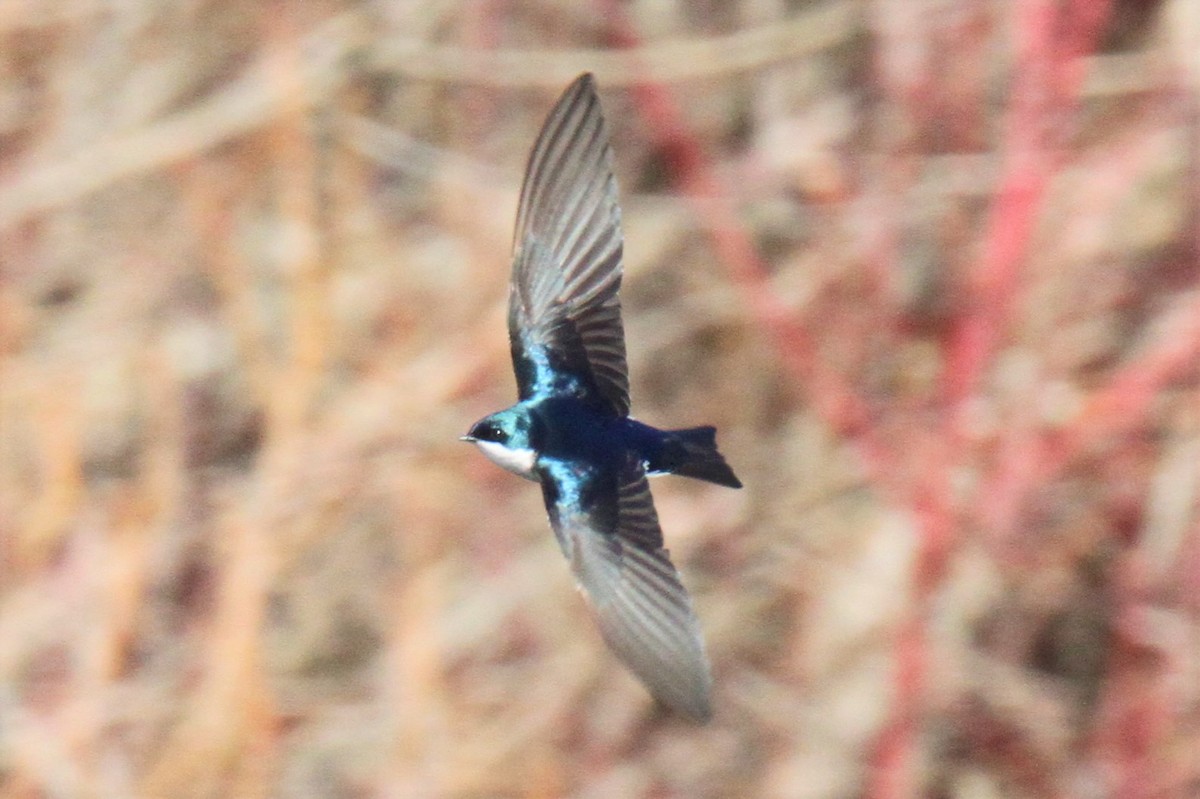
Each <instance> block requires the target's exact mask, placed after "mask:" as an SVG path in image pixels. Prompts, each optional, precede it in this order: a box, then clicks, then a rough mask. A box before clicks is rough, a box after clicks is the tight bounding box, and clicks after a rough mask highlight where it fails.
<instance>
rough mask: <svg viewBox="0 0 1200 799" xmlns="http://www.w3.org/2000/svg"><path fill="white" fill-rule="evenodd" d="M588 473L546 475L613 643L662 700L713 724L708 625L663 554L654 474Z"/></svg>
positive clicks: (554, 507) (628, 470)
mask: <svg viewBox="0 0 1200 799" xmlns="http://www.w3.org/2000/svg"><path fill="white" fill-rule="evenodd" d="M581 468H583V467H578V466H573V465H570V464H562V463H557V464H550V465H547V466H544V467H542V492H543V495H544V498H545V500H546V508H547V510H548V511H549V512H550V522H551V524H553V526H554V533H555V535H556V536H557V538H558V543H559V546H561V547H562V550H563V554H565V555H566V556H567V560H568V561H570V563H571V570H572V571H573V572H574V573H575V579H576V580H577V582H578V584H579V587H580V588H581V589H582V591H583V593H584V595H585V596H586V597H587V599H588V600H589V602H590V603H591V606H592V608H593V610H594V611H595V615H596V619H597V621H598V622H599V624H600V631H601V633H602V634H603V635H604V640H605V641H606V642H607V643H608V646H609V648H611V649H612V650H613V651H614V652H615V653H616V654H617V656H618V657H620V658H621V660H622V661H624V663H625V665H626V666H628V667H629V668H630V669H631V670H632V671H633V673H634V674H636V675H637V676H638V677H639V678H641V680H642V682H643V683H645V684H646V687H647V688H649V689H650V693H652V694H653V695H654V697H655V698H656V699H658V700H659V701H660V702H662V703H663V704H665V705H667V706H668V707H670V708H673V709H674V710H676V711H678V712H680V713H682V714H684V715H686V716H688V717H690V718H692V719H695V720H697V721H707V720H708V718H709V717H710V716H711V715H712V710H711V706H710V698H709V697H710V694H711V691H712V677H711V675H710V672H709V665H708V656H707V655H706V654H705V651H704V640H703V638H702V637H701V634H700V623H699V621H698V620H697V619H696V614H695V613H694V612H693V611H692V603H691V600H690V599H689V598H688V594H687V591H686V590H685V589H684V587H683V585H682V584H681V583H680V582H679V574H678V573H677V572H676V571H675V567H674V566H672V565H671V560H670V558H669V557H668V553H667V550H665V549H663V538H662V530H661V529H660V528H659V526H658V515H657V514H656V513H655V512H654V500H653V499H652V498H651V496H650V486H649V484H648V483H647V481H646V476H645V472H644V471H643V469H642V467H641V465H640V464H638V463H636V462H632V461H631V462H630V463H629V464H627V465H626V466H625V468H624V469H622V471H621V473H620V474H614V473H611V472H610V473H604V472H601V471H598V470H589V471H580V469H581Z"/></svg>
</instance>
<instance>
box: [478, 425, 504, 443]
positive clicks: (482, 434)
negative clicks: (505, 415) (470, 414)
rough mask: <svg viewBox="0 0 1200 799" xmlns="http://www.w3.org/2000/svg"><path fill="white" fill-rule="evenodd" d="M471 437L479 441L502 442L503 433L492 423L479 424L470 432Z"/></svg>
mask: <svg viewBox="0 0 1200 799" xmlns="http://www.w3.org/2000/svg"><path fill="white" fill-rule="evenodd" d="M471 435H472V436H474V437H475V438H477V439H479V440H480V441H502V440H503V439H504V432H503V431H502V430H501V429H500V427H499V426H498V425H496V424H495V423H493V422H480V423H479V424H477V425H475V427H474V429H472V430H471Z"/></svg>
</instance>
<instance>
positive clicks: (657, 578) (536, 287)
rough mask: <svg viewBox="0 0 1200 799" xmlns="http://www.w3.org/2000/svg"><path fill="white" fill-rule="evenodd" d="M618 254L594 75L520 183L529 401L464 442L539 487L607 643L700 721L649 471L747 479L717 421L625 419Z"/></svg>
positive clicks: (489, 419)
mask: <svg viewBox="0 0 1200 799" xmlns="http://www.w3.org/2000/svg"><path fill="white" fill-rule="evenodd" d="M621 257H622V239H621V229H620V209H619V207H618V205H617V194H616V182H615V179H614V178H613V174H612V155H611V152H610V149H609V144H608V135H607V132H606V130H605V126H604V118H603V116H602V114H601V112H600V105H599V100H598V98H597V97H596V92H595V86H594V82H593V81H592V78H591V76H590V75H582V76H580V77H579V78H578V79H576V81H575V82H574V83H572V84H571V86H569V87H568V88H567V90H566V91H565V92H564V93H563V96H562V97H561V98H560V99H559V101H558V103H557V104H556V105H555V107H554V109H553V110H552V111H551V112H550V115H549V117H548V118H547V120H546V123H545V125H544V126H543V128H542V132H541V134H540V135H539V136H538V140H537V143H536V144H535V145H534V148H533V152H532V153H531V155H530V160H529V165H528V168H527V170H526V174H525V183H524V185H523V186H522V189H521V201H520V206H519V209H518V212H517V225H516V235H515V241H514V253H513V279H512V284H511V288H510V294H509V318H508V327H509V338H510V343H511V347H512V357H513V369H514V372H515V373H516V377H517V387H518V395H519V401H518V402H517V403H516V404H515V405H513V406H511V407H509V408H506V409H505V410H503V411H500V412H498V413H494V414H491V415H489V416H486V417H484V418H483V419H481V420H480V421H478V422H476V423H475V425H473V426H472V427H471V430H470V431H469V432H468V433H467V435H466V436H464V439H465V440H468V441H472V442H474V443H475V444H476V445H478V446H479V448H480V449H481V450H482V451H483V452H484V454H485V455H487V457H488V458H490V459H491V460H492V461H494V462H495V463H497V464H498V465H500V466H502V467H503V468H505V469H508V470H509V471H511V472H513V473H514V474H518V475H520V476H521V477H524V478H526V479H529V480H534V481H537V482H539V483H540V484H541V486H542V494H543V498H544V500H545V504H546V509H547V512H548V513H549V515H550V521H551V525H552V526H553V528H554V533H555V537H556V538H557V539H558V543H559V546H560V547H561V548H562V550H563V554H564V555H565V556H566V557H567V560H568V562H569V563H570V565H571V569H572V571H573V572H574V573H575V577H576V580H577V581H578V583H579V586H580V589H581V590H582V591H583V593H584V595H585V596H586V597H587V599H588V600H589V603H590V604H591V607H592V609H593V610H594V611H595V614H596V619H597V622H598V623H599V625H600V630H601V632H602V634H603V635H604V639H605V641H606V642H607V643H608V645H609V647H610V648H612V649H613V650H614V651H615V652H616V653H617V655H618V656H619V657H620V658H621V659H622V660H623V661H624V662H625V663H626V665H628V666H629V667H630V668H631V669H632V670H633V671H634V673H636V674H637V675H638V676H639V677H640V678H641V679H642V681H643V682H645V683H646V685H647V687H649V689H650V691H651V693H653V694H654V696H655V697H656V698H657V699H659V700H660V701H661V702H663V703H664V704H666V705H667V706H669V707H671V708H673V709H675V710H676V711H678V712H681V713H683V714H684V715H687V716H689V717H691V718H693V719H697V720H704V719H707V718H708V717H709V715H710V714H711V705H710V693H711V684H712V678H711V676H710V673H709V665H708V657H707V655H706V654H705V652H704V644H703V640H702V638H701V635H700V629H699V623H698V621H697V620H696V616H695V613H694V612H693V611H692V607H691V601H690V599H689V598H688V595H687V592H686V591H685V590H684V588H683V585H682V584H681V583H680V582H679V576H678V574H677V573H676V571H675V568H674V566H673V565H672V564H671V561H670V558H669V556H668V554H667V551H666V549H664V548H663V540H662V531H661V529H660V528H659V525H658V517H657V514H656V513H655V511H654V502H653V499H652V498H651V496H650V491H649V487H648V485H647V482H646V478H647V476H648V475H653V474H679V475H684V476H688V477H695V478H697V479H701V480H708V481H710V482H714V483H718V484H720V485H726V486H731V487H734V488H739V487H741V483H740V482H738V479H737V477H735V476H734V474H733V471H732V470H731V469H730V468H729V466H728V465H727V464H726V463H725V460H724V458H722V457H721V455H720V453H718V451H717V447H716V439H715V434H716V431H715V430H714V429H713V428H711V427H696V428H691V429H687V430H658V429H656V428H654V427H651V426H649V425H646V424H642V423H641V422H638V421H636V420H634V419H632V418H630V416H629V378H628V372H627V369H626V366H625V337H624V331H623V329H622V325H621V313H620V311H621V306H620V300H619V298H618V295H617V291H618V289H619V288H620V283H621V271H622V267H621Z"/></svg>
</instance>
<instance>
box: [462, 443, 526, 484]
mask: <svg viewBox="0 0 1200 799" xmlns="http://www.w3.org/2000/svg"><path fill="white" fill-rule="evenodd" d="M475 446H477V447H479V449H481V450H483V454H484V455H487V457H488V460H490V461H491V462H492V463H494V464H496V465H497V466H499V467H500V468H501V469H507V470H508V471H510V472H512V473H513V474H515V475H519V476H521V477H524V478H526V479H528V480H533V479H535V478H534V476H533V464H534V462H535V461H536V460H537V452H536V451H535V450H532V449H510V448H508V447H506V446H504V445H503V444H501V443H499V442H497V441H476V442H475Z"/></svg>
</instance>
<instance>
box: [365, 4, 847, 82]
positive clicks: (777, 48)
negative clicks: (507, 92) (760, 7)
mask: <svg viewBox="0 0 1200 799" xmlns="http://www.w3.org/2000/svg"><path fill="white" fill-rule="evenodd" d="M855 13H856V12H855V9H854V6H853V5H852V4H851V3H848V2H845V0H835V1H834V2H829V3H824V4H822V5H820V6H818V7H816V8H814V9H812V10H809V11H806V12H804V13H800V14H797V15H795V16H793V17H791V18H789V19H787V20H785V21H783V22H776V23H772V24H769V25H762V26H759V27H756V28H747V29H745V30H740V31H736V32H734V33H730V34H727V35H724V36H711V37H706V38H679V39H665V40H662V41H657V42H652V43H648V44H647V43H643V42H641V41H640V40H639V41H636V42H627V43H626V49H623V50H615V51H614V50H599V49H597V50H582V49H575V50H512V49H509V50H480V49H466V48H462V47H456V46H453V45H441V44H432V43H430V42H428V41H425V40H422V39H415V38H410V39H403V38H401V39H394V40H392V41H391V42H389V43H387V44H385V45H384V46H382V47H380V48H378V49H377V50H375V51H374V52H373V54H372V56H373V60H374V64H375V66H377V67H378V68H380V69H384V70H387V71H392V72H397V73H399V74H402V75H405V76H407V77H410V78H423V79H427V80H440V81H454V82H464V83H474V84H480V85H492V86H554V87H557V86H561V85H562V84H564V83H567V82H568V81H570V80H571V79H572V78H574V77H575V76H576V75H578V74H579V73H580V72H583V71H584V70H589V71H591V72H594V73H595V75H596V78H597V80H599V82H600V83H601V84H602V85H604V86H610V87H611V86H628V85H631V84H635V83H642V82H645V81H655V82H664V81H666V82H670V81H678V80H686V79H693V78H705V77H712V76H714V75H728V74H731V73H735V72H748V71H752V70H755V69H761V68H762V67H765V66H768V65H770V64H776V63H780V62H783V61H789V60H792V59H796V58H800V57H801V56H804V55H806V54H808V53H813V52H816V51H819V50H824V49H826V48H828V47H831V46H833V45H836V44H839V43H841V42H844V41H846V40H847V39H848V38H849V37H851V36H853V35H854V33H855V30H856V27H855Z"/></svg>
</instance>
